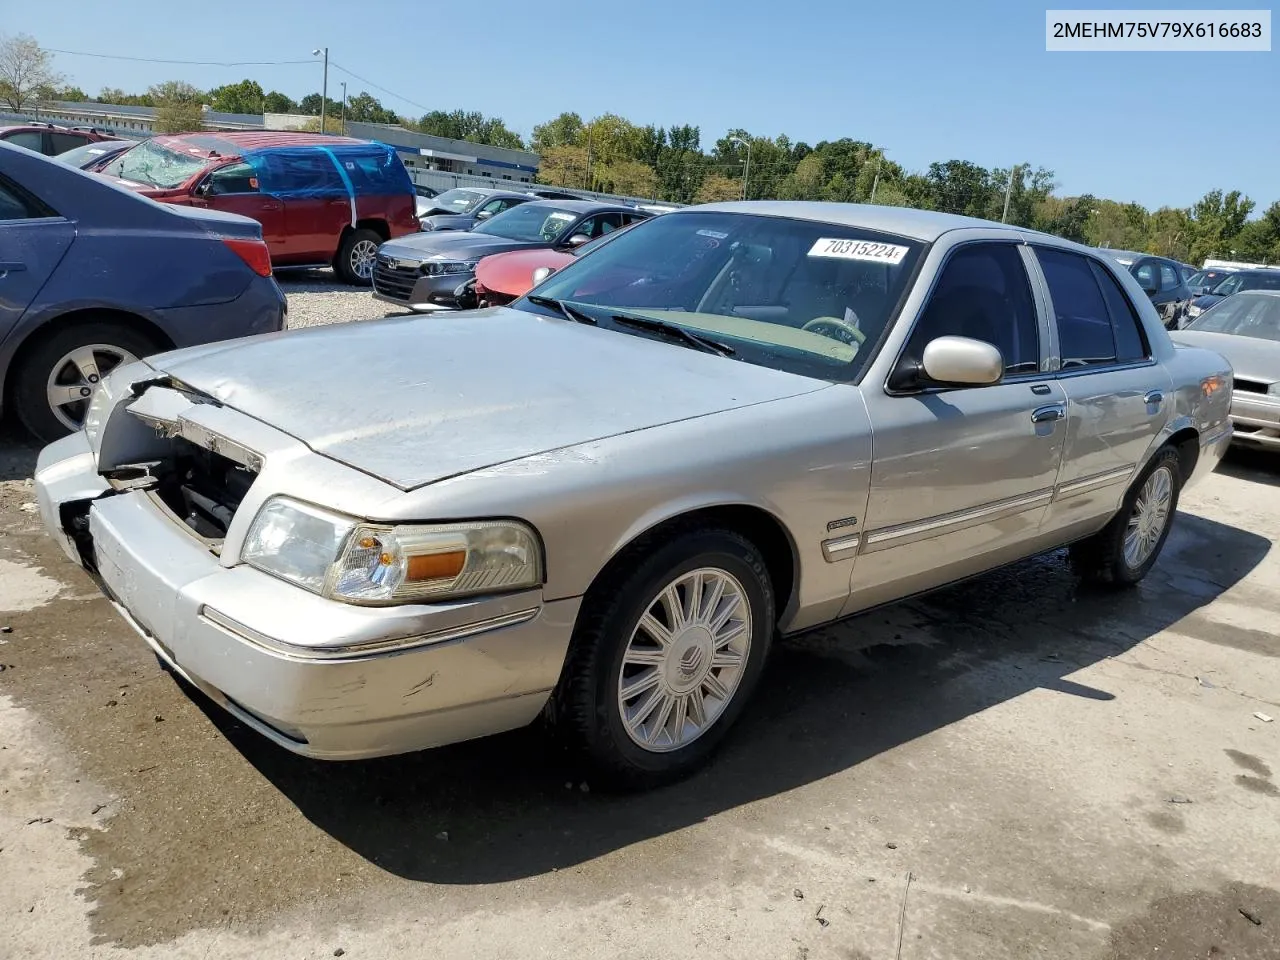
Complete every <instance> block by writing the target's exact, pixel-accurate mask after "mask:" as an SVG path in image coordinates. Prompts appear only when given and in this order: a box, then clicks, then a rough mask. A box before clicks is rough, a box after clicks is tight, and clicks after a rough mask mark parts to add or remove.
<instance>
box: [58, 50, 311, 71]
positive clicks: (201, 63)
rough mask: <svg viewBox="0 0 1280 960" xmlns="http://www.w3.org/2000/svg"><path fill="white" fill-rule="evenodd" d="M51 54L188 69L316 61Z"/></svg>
mask: <svg viewBox="0 0 1280 960" xmlns="http://www.w3.org/2000/svg"><path fill="white" fill-rule="evenodd" d="M46 49H48V51H49V52H50V53H65V54H67V55H68V56H72V57H94V58H96V59H98V60H129V61H132V62H134V63H169V64H180V65H182V66H188V67H285V66H290V65H294V64H300V63H315V61H314V60H162V59H159V58H157V57H126V56H124V55H123V54H118V53H89V52H88V51H85V50H59V49H58V48H57V47H48V48H46Z"/></svg>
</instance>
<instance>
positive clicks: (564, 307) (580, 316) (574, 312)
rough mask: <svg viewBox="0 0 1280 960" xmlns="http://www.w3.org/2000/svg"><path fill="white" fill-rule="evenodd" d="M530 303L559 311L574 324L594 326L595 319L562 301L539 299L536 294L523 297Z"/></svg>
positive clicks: (550, 298)
mask: <svg viewBox="0 0 1280 960" xmlns="http://www.w3.org/2000/svg"><path fill="white" fill-rule="evenodd" d="M525 299H526V300H528V301H529V302H530V303H536V304H537V305H538V306H540V307H548V308H549V309H551V310H559V311H560V312H561V313H562V314H564V316H565V319H567V320H572V321H573V322H574V323H587V324H590V325H591V326H593V327H594V326H595V325H596V318H595V317H593V316H591V315H590V314H588V313H584V312H583V311H581V310H579V309H578V308H577V307H571V306H569V304H567V303H565V302H564V301H563V300H557V299H556V298H555V297H540V296H538V295H537V294H536V293H535V294H533V295H532V296H529V297H525Z"/></svg>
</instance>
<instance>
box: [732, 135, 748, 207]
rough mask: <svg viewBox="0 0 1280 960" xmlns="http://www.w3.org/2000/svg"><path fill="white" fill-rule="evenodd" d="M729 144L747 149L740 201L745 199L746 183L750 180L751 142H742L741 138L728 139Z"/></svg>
mask: <svg viewBox="0 0 1280 960" xmlns="http://www.w3.org/2000/svg"><path fill="white" fill-rule="evenodd" d="M729 142H730V143H736V144H739V145H741V146H744V147H746V148H747V162H746V164H745V165H744V166H743V168H742V199H743V200H745V199H747V183H748V182H749V181H750V180H751V141H750V140H743V139H742V138H741V137H730V138H729Z"/></svg>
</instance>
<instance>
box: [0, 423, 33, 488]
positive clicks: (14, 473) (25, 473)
mask: <svg viewBox="0 0 1280 960" xmlns="http://www.w3.org/2000/svg"><path fill="white" fill-rule="evenodd" d="M39 454H40V447H39V446H38V445H37V444H36V442H35V441H34V440H31V439H29V438H28V437H26V436H25V435H24V434H22V433H20V432H19V428H18V427H17V426H15V425H13V424H11V423H4V424H0V481H5V480H25V479H27V478H28V477H30V476H31V475H32V474H33V473H35V470H36V457H37V456H39Z"/></svg>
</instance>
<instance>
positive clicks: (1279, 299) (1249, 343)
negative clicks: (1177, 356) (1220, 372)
mask: <svg viewBox="0 0 1280 960" xmlns="http://www.w3.org/2000/svg"><path fill="white" fill-rule="evenodd" d="M1173 339H1174V341H1175V342H1177V343H1183V344H1187V345H1188V346H1193V347H1205V348H1208V349H1210V350H1216V351H1217V352H1218V353H1220V354H1222V355H1223V356H1224V357H1226V358H1227V360H1228V361H1229V362H1230V363H1231V366H1232V368H1233V369H1234V382H1233V384H1232V387H1231V420H1232V422H1233V423H1234V424H1235V439H1236V440H1237V441H1239V442H1240V443H1241V444H1247V445H1250V446H1257V447H1263V448H1265V449H1267V450H1276V451H1280V290H1246V291H1241V292H1240V293H1236V294H1232V295H1231V296H1229V297H1227V298H1226V299H1225V300H1221V301H1219V302H1218V303H1217V304H1216V305H1214V306H1212V307H1210V308H1209V309H1208V310H1206V311H1205V312H1204V313H1202V314H1200V316H1199V317H1197V318H1196V319H1195V320H1193V321H1192V322H1191V324H1190V325H1189V326H1188V327H1186V328H1185V329H1184V330H1181V331H1179V332H1178V333H1175V334H1174V335H1173Z"/></svg>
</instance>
